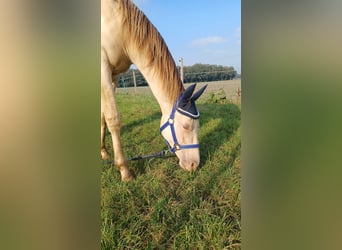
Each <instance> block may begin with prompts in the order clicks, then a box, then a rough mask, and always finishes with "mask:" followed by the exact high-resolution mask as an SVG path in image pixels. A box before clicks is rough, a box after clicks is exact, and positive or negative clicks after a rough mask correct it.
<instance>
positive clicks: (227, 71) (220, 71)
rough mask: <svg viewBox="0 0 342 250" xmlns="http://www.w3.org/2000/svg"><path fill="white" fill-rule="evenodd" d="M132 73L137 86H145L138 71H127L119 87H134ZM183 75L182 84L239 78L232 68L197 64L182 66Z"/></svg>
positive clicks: (144, 81)
mask: <svg viewBox="0 0 342 250" xmlns="http://www.w3.org/2000/svg"><path fill="white" fill-rule="evenodd" d="M178 68H179V67H178ZM133 71H134V74H135V79H136V84H137V86H139V87H140V86H147V81H146V80H145V78H144V76H143V75H142V74H141V73H140V71H139V70H137V69H129V70H128V71H127V72H125V73H122V74H121V75H120V78H119V87H133V86H134V81H133ZM183 73H184V83H192V82H211V81H222V80H232V79H234V78H237V77H239V75H238V74H237V72H236V70H235V69H234V67H232V66H222V65H213V64H201V63H197V64H194V65H192V66H184V67H183Z"/></svg>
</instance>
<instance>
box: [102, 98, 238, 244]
mask: <svg viewBox="0 0 342 250" xmlns="http://www.w3.org/2000/svg"><path fill="white" fill-rule="evenodd" d="M116 98H117V103H118V105H119V108H120V111H121V121H122V129H121V137H122V141H123V147H124V151H125V153H126V156H127V157H133V156H137V155H142V154H150V153H155V152H158V151H160V150H162V149H165V148H166V146H165V144H164V141H163V139H162V136H161V135H160V133H159V122H160V117H161V113H160V110H159V106H158V103H157V102H156V100H155V99H154V97H153V96H151V95H137V96H134V95H130V94H117V95H116ZM197 106H198V109H199V111H200V113H201V118H200V124H201V127H200V132H199V139H200V145H201V146H200V152H201V164H200V166H199V169H198V170H197V171H196V172H194V173H189V172H186V171H185V170H183V169H181V168H180V167H179V166H178V159H177V157H168V158H154V159H148V160H141V161H133V162H131V163H130V170H131V172H132V173H133V175H134V179H133V181H131V182H129V183H124V182H121V180H120V174H119V171H117V169H116V168H115V167H113V166H111V165H110V164H107V163H105V162H103V165H102V175H101V185H102V192H101V218H102V226H101V233H102V241H101V247H102V249H241V226H240V225H241V190H240V148H241V140H240V108H239V107H238V106H237V105H235V104H232V103H228V102H226V103H225V102H223V103H222V102H221V103H220V104H218V103H213V102H212V101H211V100H210V99H208V98H204V97H203V98H202V100H201V99H200V100H199V101H198V104H197ZM106 143H107V147H108V149H109V152H111V153H113V151H112V147H111V140H110V135H109V134H107V136H106Z"/></svg>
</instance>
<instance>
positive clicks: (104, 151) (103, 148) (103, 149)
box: [101, 112, 110, 160]
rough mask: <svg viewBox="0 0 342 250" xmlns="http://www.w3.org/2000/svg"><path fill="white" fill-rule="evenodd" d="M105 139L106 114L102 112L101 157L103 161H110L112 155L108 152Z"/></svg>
mask: <svg viewBox="0 0 342 250" xmlns="http://www.w3.org/2000/svg"><path fill="white" fill-rule="evenodd" d="M105 138H106V121H105V116H104V113H103V112H101V157H102V159H103V160H108V159H109V158H110V155H109V154H108V152H107V149H106V144H105Z"/></svg>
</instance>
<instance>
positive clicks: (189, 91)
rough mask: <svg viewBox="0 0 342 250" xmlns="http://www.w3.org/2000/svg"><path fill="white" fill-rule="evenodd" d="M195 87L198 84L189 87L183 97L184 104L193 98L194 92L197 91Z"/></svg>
mask: <svg viewBox="0 0 342 250" xmlns="http://www.w3.org/2000/svg"><path fill="white" fill-rule="evenodd" d="M195 87H196V83H195V84H193V85H191V86H189V87H188V88H187V89H186V90H185V91H184V93H183V96H182V101H183V102H188V101H189V100H190V98H191V96H192V93H194V90H195Z"/></svg>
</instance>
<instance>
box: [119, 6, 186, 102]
mask: <svg viewBox="0 0 342 250" xmlns="http://www.w3.org/2000/svg"><path fill="white" fill-rule="evenodd" d="M117 2H118V4H119V8H120V10H121V13H122V24H123V33H124V34H123V35H124V41H128V43H130V44H131V45H132V44H133V45H134V46H136V47H137V49H138V50H139V52H140V53H142V55H143V56H144V58H145V60H147V64H148V65H153V68H154V72H155V74H156V76H157V77H158V78H159V79H160V80H161V83H160V84H162V87H163V89H164V91H165V93H168V95H169V98H170V101H172V102H175V101H176V99H177V98H178V96H179V94H180V93H182V92H183V91H184V87H183V84H182V82H181V79H180V75H179V72H178V70H177V67H176V64H175V62H174V60H173V58H172V55H171V53H170V51H169V49H168V47H167V45H166V43H165V41H164V39H163V38H162V36H161V35H160V33H159V32H158V30H157V29H156V28H155V27H154V26H153V24H152V23H151V22H150V21H149V19H148V18H147V17H146V16H145V15H144V13H143V12H142V11H140V10H139V9H138V8H137V7H136V6H135V5H134V4H133V3H132V2H131V1H130V0H117ZM133 63H134V62H133Z"/></svg>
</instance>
